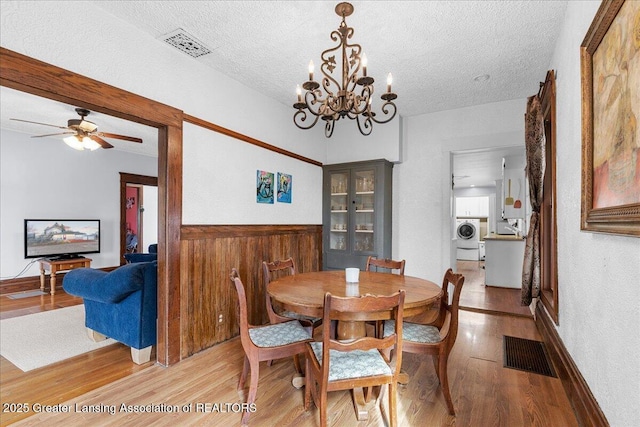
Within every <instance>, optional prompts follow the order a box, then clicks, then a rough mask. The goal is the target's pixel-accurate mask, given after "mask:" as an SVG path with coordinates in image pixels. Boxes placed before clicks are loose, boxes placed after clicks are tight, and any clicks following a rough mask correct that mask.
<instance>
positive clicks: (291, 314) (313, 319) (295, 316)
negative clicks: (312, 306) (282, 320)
mask: <svg viewBox="0 0 640 427" xmlns="http://www.w3.org/2000/svg"><path fill="white" fill-rule="evenodd" d="M280 316H284V317H290V318H291V319H298V320H308V321H309V322H311V323H313V324H314V325H315V324H316V323H317V322H320V321H321V320H322V319H320V318H318V317H311V316H305V315H304V314H299V313H295V312H293V311H283V312H282V313H280Z"/></svg>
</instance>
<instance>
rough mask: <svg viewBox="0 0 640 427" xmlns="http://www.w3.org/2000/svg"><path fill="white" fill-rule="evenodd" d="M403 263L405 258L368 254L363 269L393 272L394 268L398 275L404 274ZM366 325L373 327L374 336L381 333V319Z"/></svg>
mask: <svg viewBox="0 0 640 427" xmlns="http://www.w3.org/2000/svg"><path fill="white" fill-rule="evenodd" d="M404 264H405V260H399V261H396V260H393V259H389V258H376V257H372V256H369V258H367V266H366V267H365V271H377V272H381V273H393V272H394V270H395V271H396V274H399V275H400V276H404ZM367 324H368V325H371V326H372V327H373V328H374V329H373V330H374V335H375V336H376V337H378V336H380V335H381V334H382V326H383V323H382V322H381V321H378V322H367Z"/></svg>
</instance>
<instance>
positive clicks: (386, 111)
mask: <svg viewBox="0 0 640 427" xmlns="http://www.w3.org/2000/svg"><path fill="white" fill-rule="evenodd" d="M387 107H390V108H387ZM390 110H393V113H390ZM380 111H382V113H383V114H384V117H387V116H389V114H391V115H390V116H389V117H388V118H387V119H384V120H378V119H376V118H375V117H372V119H373V121H374V122H376V123H379V124H383V123H388V122H390V121H391V120H393V118H394V117H395V116H396V113H397V112H398V110H397V108H396V104H394V103H393V102H392V101H387V102H385V103H384V104H382V106H381V107H380Z"/></svg>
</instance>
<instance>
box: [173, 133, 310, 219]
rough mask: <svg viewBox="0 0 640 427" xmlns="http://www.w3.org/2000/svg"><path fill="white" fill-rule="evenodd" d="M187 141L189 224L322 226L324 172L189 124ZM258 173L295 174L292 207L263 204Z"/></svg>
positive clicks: (185, 177)
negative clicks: (260, 196) (258, 188)
mask: <svg viewBox="0 0 640 427" xmlns="http://www.w3.org/2000/svg"><path fill="white" fill-rule="evenodd" d="M184 137H185V142H184V147H183V162H184V166H183V187H184V190H183V203H182V210H183V217H182V222H183V224H321V223H322V168H320V167H318V166H314V165H311V164H309V163H305V162H302V161H300V160H296V159H292V158H290V157H287V156H284V155H282V154H278V153H274V152H271V151H266V150H264V149H262V148H259V147H256V146H254V145H250V144H243V143H239V142H238V140H236V139H234V138H231V137H228V136H226V135H222V134H220V133H217V132H212V131H209V130H207V129H203V128H201V127H198V126H194V125H190V124H188V123H187V124H185V127H184ZM257 170H264V171H268V172H272V173H273V174H274V179H277V173H278V172H282V173H285V174H288V175H291V176H292V197H291V203H280V202H278V201H277V200H274V203H273V204H265V203H257V202H256V173H257ZM274 184H275V182H274ZM274 190H275V187H274ZM274 199H276V198H275V197H274Z"/></svg>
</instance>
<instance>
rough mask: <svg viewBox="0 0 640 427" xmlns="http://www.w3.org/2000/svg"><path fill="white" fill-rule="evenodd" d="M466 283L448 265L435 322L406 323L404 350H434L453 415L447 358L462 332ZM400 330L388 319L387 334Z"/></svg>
mask: <svg viewBox="0 0 640 427" xmlns="http://www.w3.org/2000/svg"><path fill="white" fill-rule="evenodd" d="M463 284H464V276H463V275H462V274H456V273H454V272H453V271H452V270H451V269H448V270H447V271H446V272H445V274H444V278H443V280H442V297H441V298H440V312H439V315H438V316H437V319H436V320H435V321H434V322H433V324H429V325H422V324H418V323H412V322H409V321H405V322H404V325H403V327H402V332H403V335H402V338H403V345H402V351H404V352H406V353H416V354H430V355H432V356H433V362H434V366H435V369H436V373H437V374H438V379H439V380H440V385H441V386H442V393H443V394H444V398H445V400H446V402H447V407H448V409H449V413H450V414H451V415H455V410H454V408H453V402H452V401H451V393H450V392H449V380H448V377H447V362H448V360H449V354H450V353H451V349H452V348H453V345H454V344H455V342H456V337H457V335H458V309H459V303H460V292H462V285H463ZM449 285H452V286H453V296H452V298H451V302H449V292H448V291H449ZM395 330H396V325H395V322H394V321H393V320H387V321H385V322H384V335H385V336H387V335H392V334H393V333H394V331H395Z"/></svg>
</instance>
